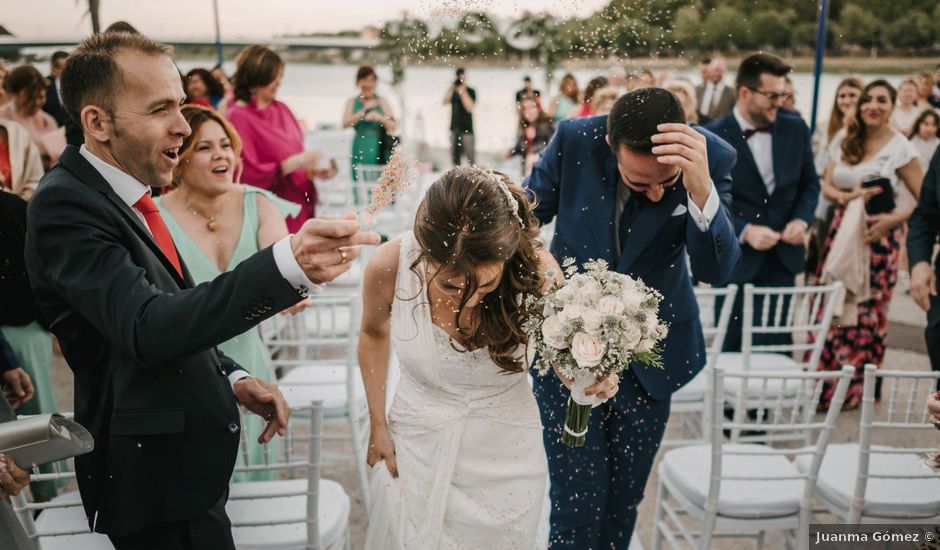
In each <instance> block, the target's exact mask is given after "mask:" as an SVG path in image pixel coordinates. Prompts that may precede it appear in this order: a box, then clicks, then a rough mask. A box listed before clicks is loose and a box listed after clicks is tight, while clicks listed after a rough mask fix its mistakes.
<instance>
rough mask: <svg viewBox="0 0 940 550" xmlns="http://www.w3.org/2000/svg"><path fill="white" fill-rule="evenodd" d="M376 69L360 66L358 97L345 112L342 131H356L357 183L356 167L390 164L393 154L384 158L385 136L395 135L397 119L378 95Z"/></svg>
mask: <svg viewBox="0 0 940 550" xmlns="http://www.w3.org/2000/svg"><path fill="white" fill-rule="evenodd" d="M378 81H379V80H378V76H377V75H376V74H375V69H373V68H372V67H369V66H368V65H363V66H362V67H359V71H358V72H357V73H356V85H357V86H359V95H358V96H356V97H354V98H352V99H350V100H349V101H347V102H346V111H345V112H344V113H343V128H349V127H352V128H353V129H354V130H355V131H356V135H355V137H354V138H353V143H352V177H353V180H356V179H357V177H356V165H357V164H364V165H376V164H387V163H388V155H389V154H390V153H391V152H390V151H386V152H385V154H384V155H383V154H382V153H383V151H382V134H383V129H384V133H389V134H394V133H395V118H394V117H392V115H391V113H392V109H391V107H390V106H389V104H388V102H387V101H385V99H383V98H381V97H379V96H378V95H376V93H375V87H376V85H377V84H378Z"/></svg>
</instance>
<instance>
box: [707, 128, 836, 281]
mask: <svg viewBox="0 0 940 550" xmlns="http://www.w3.org/2000/svg"><path fill="white" fill-rule="evenodd" d="M707 128H708V129H709V130H711V131H712V132H715V133H716V134H718V136H719V137H720V138H722V139H724V140H725V141H727V142H728V143H730V144H731V146H732V147H734V149H735V150H736V151H737V152H738V162H737V164H736V165H735V166H734V168H733V169H732V171H731V177H732V179H733V180H734V184H733V185H732V186H731V195H732V197H733V199H732V206H731V212H732V219H733V220H734V228H735V234H736V235H738V236H739V237H740V235H741V232H742V231H744V227H745V226H746V225H748V224H757V225H765V226H768V227H770V228H771V229H773V230H774V231H783V229H784V227H786V225H787V224H788V223H790V221H791V220H795V219H800V220H803V221H805V222H806V224H807V226H809V224H810V223H812V221H813V215H814V212H815V210H816V203H817V202H818V201H819V176H817V175H816V167H815V165H814V163H813V149H812V146H811V144H810V135H809V128H807V126H806V123H805V122H803V119H801V118H800V117H799V115H797V114H795V113H790V112H787V111H783V110H780V111H778V113H777V120H776V121H775V122H774V125H773V128H772V129H771V139H772V140H773V149H772V150H773V156H774V179H775V184H774V192H773V195H768V194H767V186H766V185H765V184H764V179H763V178H762V177H761V175H760V171H758V169H757V163H756V162H755V161H754V155H752V154H751V149H750V147H748V146H747V141H745V140H744V132H743V131H742V130H741V126H739V125H738V121H737V119H736V118H734V112H731V113H728V114H727V115H725V116H724V117H722V118H720V119H718V120H716V121H715V122H712V123H711V124H709V125H708V126H707ZM741 250H742V255H741V265H740V266H738V269H737V271H736V273H735V275H734V278H733V279H732V282H735V283H748V282H753V278H754V277H755V276H756V275H757V272H758V271H759V270H760V268H761V265H762V264H763V263H764V260H765V258H766V256H767V255H769V254H777V256H778V257H779V258H780V262H781V263H782V264H783V266H784V268H786V269H787V271H789V272H790V273H793V274H797V273H801V272H802V271H803V270H804V269H805V268H806V247H804V246H803V245H792V244H787V243H785V242H783V241H780V242H779V243H778V244H777V246H775V247H774V248H771V249H770V250H765V251H759V250H755V249H754V248H751V246H750V245H748V244H743V245H741Z"/></svg>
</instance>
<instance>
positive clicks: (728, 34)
mask: <svg viewBox="0 0 940 550" xmlns="http://www.w3.org/2000/svg"><path fill="white" fill-rule="evenodd" d="M702 27H704V28H703V36H702V46H704V47H706V48H710V49H715V50H728V49H735V48H738V47H747V46H749V45H750V44H749V42H750V40H749V37H748V30H747V21H746V20H745V18H744V14H742V13H741V12H740V11H738V10H736V9H734V8H732V7H731V6H721V7H719V8H716V9H715V10H714V11H713V12H711V13H709V14H708V15H706V16H705V20H704V21H703V22H702Z"/></svg>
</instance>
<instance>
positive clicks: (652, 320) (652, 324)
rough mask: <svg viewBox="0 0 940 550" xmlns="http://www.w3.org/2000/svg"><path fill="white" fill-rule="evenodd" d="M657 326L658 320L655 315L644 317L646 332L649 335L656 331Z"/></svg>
mask: <svg viewBox="0 0 940 550" xmlns="http://www.w3.org/2000/svg"><path fill="white" fill-rule="evenodd" d="M657 326H659V319H658V318H657V317H656V315H653V314H650V315H647V316H646V330H647V332H649V333H653V332H655V331H656V327H657Z"/></svg>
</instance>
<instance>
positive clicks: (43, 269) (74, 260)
mask: <svg viewBox="0 0 940 550" xmlns="http://www.w3.org/2000/svg"><path fill="white" fill-rule="evenodd" d="M28 220H29V224H28V232H27V243H26V265H27V269H28V271H29V276H30V280H31V282H32V285H33V290H34V292H35V294H36V297H37V299H38V301H39V305H40V307H41V308H42V309H43V311H44V312H45V313H46V316H47V317H48V318H49V320H50V321H51V329H52V332H53V333H54V334H55V335H56V336H57V337H58V339H59V342H60V344H61V346H62V353H63V355H64V356H65V359H66V361H68V364H69V366H70V367H71V369H72V371H73V373H74V375H75V420H77V421H78V422H80V423H81V424H82V425H83V426H86V427H87V428H88V429H89V430H90V431H91V433H92V435H93V436H94V438H95V450H94V452H92V453H90V454H87V455H83V456H80V457H78V458H77V459H76V461H75V464H76V471H77V474H78V484H79V489H80V491H81V495H82V502H83V504H84V506H85V511H86V512H87V515H88V517H89V520H90V523H91V525H92V526H93V527H94V529H95V530H97V531H100V532H103V533H108V534H111V535H116V536H120V535H127V534H130V533H134V532H136V531H139V530H140V529H141V528H143V527H144V526H146V525H148V524H151V523H155V522H161V521H179V520H185V519H187V518H191V517H193V516H195V515H197V514H201V513H203V512H205V511H206V510H208V509H209V508H210V507H212V506H213V505H214V504H215V503H216V502H218V501H219V499H220V498H221V497H222V495H223V494H224V492H225V490H226V487H227V485H228V480H229V477H230V476H231V474H232V468H233V466H234V463H235V452H236V448H237V446H238V440H239V435H238V431H239V427H238V426H239V414H238V408H237V406H236V402H235V399H234V396H233V394H232V389H231V386H230V383H229V380H228V378H227V375H228V374H229V373H231V372H233V371H234V370H235V369H237V368H238V366H237V365H236V364H235V363H234V362H233V361H231V360H230V359H228V358H226V357H225V356H223V355H221V354H219V353H217V352H216V350H215V349H214V346H216V345H217V344H219V343H221V342H224V341H226V340H228V339H230V338H232V337H234V336H236V335H237V334H240V333H242V332H244V331H246V330H248V329H250V328H252V327H254V326H255V325H256V324H258V323H259V322H260V321H262V320H263V319H265V318H267V317H270V316H271V315H274V314H275V313H276V312H278V311H280V310H282V309H284V308H286V307H288V306H290V305H292V304H294V303H296V302H297V301H298V300H299V299H300V297H299V296H298V294H297V292H296V291H295V290H294V289H293V288H292V287H291V285H290V284H289V283H288V282H287V281H285V280H284V279H283V278H282V277H281V274H280V273H279V272H278V269H277V266H276V265H275V262H274V257H273V254H272V252H271V249H270V248H268V249H265V250H262V251H260V252H258V253H257V254H255V255H254V256H252V257H251V258H249V259H247V260H245V261H244V262H242V263H241V264H239V265H238V266H237V267H236V268H235V269H234V270H232V271H230V272H227V273H224V274H222V275H220V276H219V277H218V278H216V279H215V280H213V281H211V282H208V283H203V284H200V285H198V286H196V287H194V286H193V283H192V279H191V278H190V277H189V274H188V272H187V271H186V270H185V267H184V276H183V277H180V276H179V274H178V273H177V272H176V271H175V269H173V267H172V265H171V264H170V263H169V260H167V258H166V257H165V256H164V255H163V254H162V253H161V251H160V248H159V247H158V246H157V244H156V243H155V242H154V240H153V238H152V237H151V236H150V233H149V232H148V230H147V228H146V227H145V226H144V224H143V222H142V221H141V220H140V218H138V217H137V216H136V215H135V213H134V212H133V211H132V210H131V209H130V208H129V207H128V206H127V205H126V204H125V203H124V202H123V201H122V200H121V199H120V198H119V197H118V196H117V195H116V194H115V193H114V191H113V190H112V189H111V187H110V185H109V184H108V183H107V181H105V179H104V178H103V177H102V176H101V175H100V174H99V173H98V172H97V171H96V170H95V169H94V168H93V167H92V166H91V165H90V164H89V163H88V162H87V161H86V160H85V159H84V157H82V156H81V154H80V153H79V151H78V149H76V148H75V147H72V146H69V147H67V148H66V150H65V152H64V153H63V154H62V157H61V159H60V160H59V164H58V165H56V166H55V167H54V168H53V169H52V170H50V171H49V172H48V173H47V174H46V175H45V177H44V178H43V180H42V182H41V183H40V186H39V190H38V191H37V192H36V194H35V195H34V196H33V198H32V200H30V205H29V218H28ZM96 516H97V521H95V519H96Z"/></svg>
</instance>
